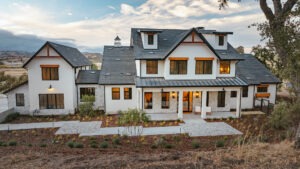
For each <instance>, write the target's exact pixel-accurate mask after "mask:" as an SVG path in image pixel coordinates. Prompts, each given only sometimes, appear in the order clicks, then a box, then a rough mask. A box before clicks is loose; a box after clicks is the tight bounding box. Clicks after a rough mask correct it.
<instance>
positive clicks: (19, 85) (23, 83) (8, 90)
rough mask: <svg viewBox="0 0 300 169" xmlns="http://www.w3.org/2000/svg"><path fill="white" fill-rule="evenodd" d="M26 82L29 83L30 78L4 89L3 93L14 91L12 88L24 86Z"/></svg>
mask: <svg viewBox="0 0 300 169" xmlns="http://www.w3.org/2000/svg"><path fill="white" fill-rule="evenodd" d="M25 84H28V80H26V81H24V82H22V83H20V84H18V85H16V86H14V87H12V88H10V89H7V90H4V91H3V92H2V93H3V94H6V93H8V92H10V91H12V90H14V89H16V88H18V87H21V86H23V85H25Z"/></svg>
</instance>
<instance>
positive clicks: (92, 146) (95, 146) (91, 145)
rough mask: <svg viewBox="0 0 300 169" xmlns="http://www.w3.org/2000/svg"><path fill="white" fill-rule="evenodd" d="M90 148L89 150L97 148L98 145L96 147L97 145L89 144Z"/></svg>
mask: <svg viewBox="0 0 300 169" xmlns="http://www.w3.org/2000/svg"><path fill="white" fill-rule="evenodd" d="M90 147H91V148H98V145H97V143H91V144H90Z"/></svg>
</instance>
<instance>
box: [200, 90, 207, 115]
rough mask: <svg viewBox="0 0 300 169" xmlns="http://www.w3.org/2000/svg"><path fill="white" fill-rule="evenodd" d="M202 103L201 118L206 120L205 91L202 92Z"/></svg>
mask: <svg viewBox="0 0 300 169" xmlns="http://www.w3.org/2000/svg"><path fill="white" fill-rule="evenodd" d="M201 97H202V103H201V109H202V110H201V118H203V119H205V118H206V97H207V91H202V96H201Z"/></svg>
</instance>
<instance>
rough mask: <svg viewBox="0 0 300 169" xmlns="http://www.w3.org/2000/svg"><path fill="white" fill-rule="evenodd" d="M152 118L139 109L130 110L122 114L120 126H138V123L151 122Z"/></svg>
mask: <svg viewBox="0 0 300 169" xmlns="http://www.w3.org/2000/svg"><path fill="white" fill-rule="evenodd" d="M149 121H150V117H149V116H147V115H146V113H145V112H144V111H141V110H139V109H128V110H127V111H123V112H121V113H120V117H119V124H120V125H129V126H136V125H137V124H138V123H144V122H149Z"/></svg>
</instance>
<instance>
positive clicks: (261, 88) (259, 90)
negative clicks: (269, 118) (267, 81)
mask: <svg viewBox="0 0 300 169" xmlns="http://www.w3.org/2000/svg"><path fill="white" fill-rule="evenodd" d="M267 92H268V86H267V85H260V86H257V93H267Z"/></svg>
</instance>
